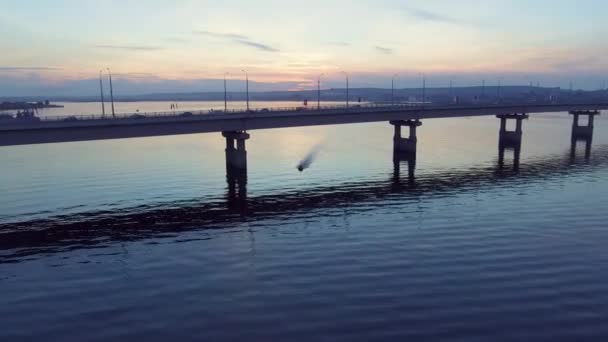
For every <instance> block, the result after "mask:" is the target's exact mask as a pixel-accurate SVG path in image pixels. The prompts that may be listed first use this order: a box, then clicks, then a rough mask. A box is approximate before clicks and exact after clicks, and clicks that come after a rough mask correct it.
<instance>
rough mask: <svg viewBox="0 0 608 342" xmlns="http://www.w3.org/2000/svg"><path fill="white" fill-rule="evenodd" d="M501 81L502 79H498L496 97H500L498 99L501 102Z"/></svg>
mask: <svg viewBox="0 0 608 342" xmlns="http://www.w3.org/2000/svg"><path fill="white" fill-rule="evenodd" d="M500 83H501V81H500V79H498V88H496V98H497V99H498V101H499V102H500V85H501V84H500Z"/></svg>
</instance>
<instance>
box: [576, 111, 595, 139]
mask: <svg viewBox="0 0 608 342" xmlns="http://www.w3.org/2000/svg"><path fill="white" fill-rule="evenodd" d="M570 115H572V116H573V120H572V140H573V141H576V140H579V139H581V140H588V139H591V138H593V121H594V119H595V116H596V115H600V112H599V111H597V110H577V111H571V112H570ZM581 115H586V116H587V125H586V126H581V125H580V124H579V117H580V116H581Z"/></svg>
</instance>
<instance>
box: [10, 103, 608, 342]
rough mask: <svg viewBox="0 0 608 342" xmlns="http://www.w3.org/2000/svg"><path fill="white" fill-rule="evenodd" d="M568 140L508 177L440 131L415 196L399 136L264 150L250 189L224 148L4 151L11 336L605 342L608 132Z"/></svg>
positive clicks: (195, 144)
mask: <svg viewBox="0 0 608 342" xmlns="http://www.w3.org/2000/svg"><path fill="white" fill-rule="evenodd" d="M164 105H166V103H164V104H162V106H164ZM140 106H142V107H143V105H140ZM159 106H161V105H159ZM66 108H68V106H66ZM570 125H571V118H570V117H568V115H567V114H565V113H558V114H540V115H533V116H531V119H530V120H528V121H525V122H524V141H523V145H522V150H521V158H520V160H519V169H518V170H514V169H513V164H514V163H513V162H514V161H513V160H512V153H511V152H510V151H507V152H506V160H505V161H504V163H503V167H502V168H501V167H500V166H499V161H498V146H497V140H498V137H497V134H498V122H497V119H495V118H492V117H480V118H462V119H441V120H437V119H435V120H426V121H424V125H423V126H422V127H421V128H420V129H419V146H418V148H419V152H418V158H417V161H416V165H415V173H414V177H413V178H412V177H408V163H407V162H405V161H404V162H402V163H400V165H398V166H399V167H398V168H395V165H394V164H393V156H392V145H391V144H392V128H391V126H390V125H388V124H384V123H374V124H357V125H343V126H325V127H307V128H293V129H280V130H263V131H251V132H250V133H251V135H252V138H251V139H250V140H249V141H248V142H247V150H248V174H247V179H246V180H244V179H236V180H235V182H237V183H240V184H241V185H242V184H244V183H246V187H244V188H242V189H237V190H236V191H232V189H231V187H230V186H229V185H228V183H227V179H226V172H225V161H224V141H223V140H222V138H221V136H220V135H219V134H195V135H184V136H171V137H153V138H141V139H125V140H112V141H93V142H80V143H64V144H52V145H38V146H19V147H5V148H0V163H1V165H2V168H0V194H2V196H0V317H1V319H0V339H1V340H7V341H9V340H10V341H12V340H42V339H44V340H48V341H55V340H56V341H107V340H117V339H125V340H126V339H129V340H131V339H132V340H135V339H138V338H139V339H145V340H152V341H154V340H159V341H160V340H167V339H170V338H171V339H180V340H226V341H227V340H290V341H299V340H301V341H310V340H329V341H368V340H408V339H409V340H436V341H441V340H446V341H454V340H462V341H489V340H490V341H521V340H535V341H536V340H540V341H543V340H546V341H556V340H560V341H584V340H593V341H598V340H604V339H606V338H608V326H606V324H605V317H607V316H608V287H607V286H606V282H607V280H608V279H607V278H606V274H608V273H606V271H608V264H607V262H608V253H607V252H606V248H605V246H606V243H607V242H608V232H607V231H606V223H605V222H606V221H607V220H608V213H607V212H606V210H605V208H606V206H605V204H604V203H605V202H606V201H607V200H608V191H607V190H608V177H607V176H608V136H606V134H604V133H605V132H606V131H608V130H607V129H608V123H607V121H606V120H605V118H602V117H600V118H598V120H597V123H596V128H595V137H594V141H593V145H592V148H591V151H590V155H589V156H588V158H585V146H584V143H579V144H578V145H576V146H575V150H574V154H573V153H572V151H571V143H570ZM319 144H320V145H321V146H322V148H321V150H320V152H319V154H318V157H317V159H316V160H315V161H314V162H313V163H312V164H311V165H310V168H308V169H306V170H305V171H304V172H302V173H300V172H298V170H297V169H296V166H297V164H298V163H299V162H300V161H301V160H302V158H304V157H305V156H306V155H307V154H308V153H309V152H310V151H311V149H313V148H315V146H317V145H319ZM410 166H413V165H410Z"/></svg>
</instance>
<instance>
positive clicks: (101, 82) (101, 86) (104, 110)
mask: <svg viewBox="0 0 608 342" xmlns="http://www.w3.org/2000/svg"><path fill="white" fill-rule="evenodd" d="M102 75H103V70H99V91H100V92H101V116H102V117H105V116H106V104H105V100H104V98H103V80H102Z"/></svg>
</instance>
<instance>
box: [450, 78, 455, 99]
mask: <svg viewBox="0 0 608 342" xmlns="http://www.w3.org/2000/svg"><path fill="white" fill-rule="evenodd" d="M450 100H451V101H454V88H453V86H452V80H450Z"/></svg>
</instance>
